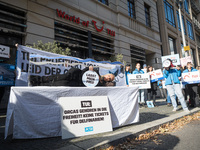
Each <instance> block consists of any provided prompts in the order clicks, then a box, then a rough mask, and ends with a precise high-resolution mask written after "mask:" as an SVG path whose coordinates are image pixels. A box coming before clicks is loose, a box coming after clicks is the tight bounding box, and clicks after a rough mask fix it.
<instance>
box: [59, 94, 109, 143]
mask: <svg viewBox="0 0 200 150" xmlns="http://www.w3.org/2000/svg"><path fill="white" fill-rule="evenodd" d="M59 104H60V106H61V125H62V139H67V138H72V137H78V136H84V135H92V134H97V133H102V132H109V131H112V123H111V117H110V109H109V104H108V98H107V96H90V97H82V96H81V97H61V98H59Z"/></svg>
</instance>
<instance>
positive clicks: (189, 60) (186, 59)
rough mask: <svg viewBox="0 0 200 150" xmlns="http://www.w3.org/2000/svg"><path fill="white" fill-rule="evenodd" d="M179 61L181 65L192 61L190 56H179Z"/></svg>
mask: <svg viewBox="0 0 200 150" xmlns="http://www.w3.org/2000/svg"><path fill="white" fill-rule="evenodd" d="M180 62H181V66H187V63H188V62H191V63H192V58H191V56H187V57H184V58H181V59H180Z"/></svg>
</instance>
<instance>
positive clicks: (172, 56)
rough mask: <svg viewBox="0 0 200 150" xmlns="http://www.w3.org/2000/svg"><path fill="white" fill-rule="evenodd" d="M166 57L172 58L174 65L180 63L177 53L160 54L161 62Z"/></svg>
mask: <svg viewBox="0 0 200 150" xmlns="http://www.w3.org/2000/svg"><path fill="white" fill-rule="evenodd" d="M166 59H171V60H172V64H173V65H175V66H177V65H180V64H181V63H180V59H179V54H175V55H167V56H162V57H161V60H162V64H163V61H165V60H166Z"/></svg>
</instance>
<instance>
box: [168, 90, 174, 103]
mask: <svg viewBox="0 0 200 150" xmlns="http://www.w3.org/2000/svg"><path fill="white" fill-rule="evenodd" d="M175 99H176V98H175ZM167 103H168V104H171V103H172V102H171V98H170V96H169V93H168V91H167Z"/></svg>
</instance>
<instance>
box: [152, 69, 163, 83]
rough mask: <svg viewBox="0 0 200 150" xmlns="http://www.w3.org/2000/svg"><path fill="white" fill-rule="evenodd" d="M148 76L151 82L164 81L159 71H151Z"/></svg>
mask: <svg viewBox="0 0 200 150" xmlns="http://www.w3.org/2000/svg"><path fill="white" fill-rule="evenodd" d="M149 75H150V78H151V82H156V81H159V80H162V79H164V77H163V73H162V70H161V69H158V70H154V71H151V72H149Z"/></svg>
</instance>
